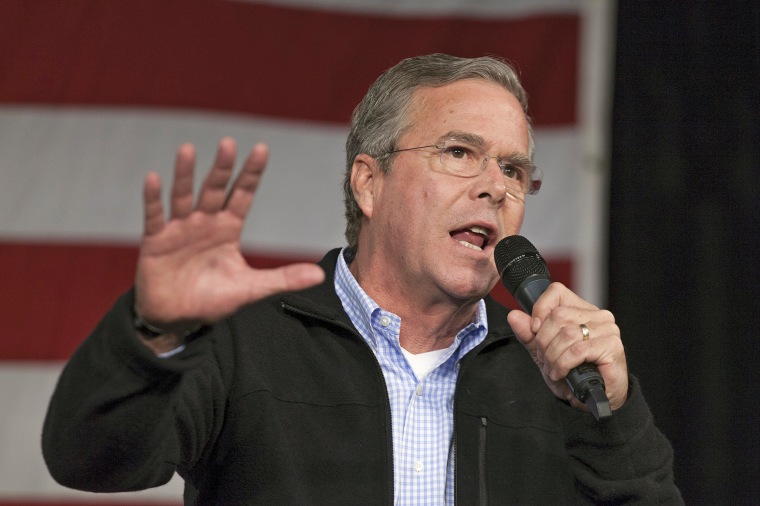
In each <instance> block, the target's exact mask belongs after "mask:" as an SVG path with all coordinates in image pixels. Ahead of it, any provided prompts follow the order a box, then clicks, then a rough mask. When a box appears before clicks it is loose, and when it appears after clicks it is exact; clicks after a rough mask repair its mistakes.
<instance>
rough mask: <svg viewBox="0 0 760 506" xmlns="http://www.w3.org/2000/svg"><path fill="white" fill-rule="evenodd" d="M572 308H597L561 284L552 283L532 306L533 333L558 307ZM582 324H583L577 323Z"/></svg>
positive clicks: (593, 309)
mask: <svg viewBox="0 0 760 506" xmlns="http://www.w3.org/2000/svg"><path fill="white" fill-rule="evenodd" d="M563 306H564V307H574V308H578V309H585V310H591V311H595V310H598V309H599V308H598V307H596V306H595V305H593V304H591V303H590V302H588V301H586V300H584V299H582V298H581V297H579V296H578V295H576V294H575V293H573V292H572V291H570V289H569V288H567V287H566V286H565V285H563V284H562V283H557V282H555V283H552V284H550V285H549V287H548V288H547V289H546V291H545V292H544V293H543V294H542V295H541V297H539V298H538V300H537V301H536V303H535V304H534V305H533V313H532V314H533V317H534V326H533V332H538V326H540V324H541V322H543V321H544V320H545V319H546V318H548V317H549V315H550V314H551V313H552V311H553V310H554V309H556V308H558V307H563ZM579 323H583V322H579Z"/></svg>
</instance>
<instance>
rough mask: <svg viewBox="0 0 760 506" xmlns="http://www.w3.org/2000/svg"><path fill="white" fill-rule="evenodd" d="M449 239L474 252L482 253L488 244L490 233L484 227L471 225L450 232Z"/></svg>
mask: <svg viewBox="0 0 760 506" xmlns="http://www.w3.org/2000/svg"><path fill="white" fill-rule="evenodd" d="M450 235H451V237H452V238H453V239H454V240H455V241H457V242H458V243H459V244H461V245H462V246H465V247H467V248H470V249H474V250H475V251H483V250H484V249H485V247H486V246H488V243H489V236H490V233H489V232H488V230H487V229H486V228H484V227H480V226H477V225H473V226H471V227H467V228H463V229H461V230H455V231H453V232H451V234H450Z"/></svg>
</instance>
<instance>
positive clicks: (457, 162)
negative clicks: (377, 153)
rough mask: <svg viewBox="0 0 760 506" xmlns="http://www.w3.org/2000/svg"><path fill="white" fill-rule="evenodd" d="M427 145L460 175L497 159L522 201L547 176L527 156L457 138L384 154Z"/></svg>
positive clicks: (469, 174)
mask: <svg viewBox="0 0 760 506" xmlns="http://www.w3.org/2000/svg"><path fill="white" fill-rule="evenodd" d="M427 148H435V149H437V150H438V151H439V156H440V160H441V165H442V166H443V167H444V168H445V169H446V172H448V173H449V174H452V175H455V176H460V177H476V176H479V175H480V174H481V173H482V172H483V171H484V170H485V169H486V166H488V160H491V159H494V160H496V163H497V164H498V166H499V169H500V170H501V173H502V174H503V175H504V181H505V182H506V185H507V191H508V192H509V193H510V194H511V195H512V196H513V197H517V198H518V199H520V200H522V197H523V196H524V195H526V194H527V195H535V194H537V193H538V190H540V189H541V183H542V182H543V178H544V174H543V171H542V170H541V169H540V168H538V167H535V166H534V165H533V164H532V163H531V162H530V161H529V160H528V159H527V158H523V157H519V159H518V160H515V159H514V158H513V159H508V158H507V159H504V158H496V157H494V156H491V155H489V154H487V153H485V152H484V151H483V150H482V149H480V148H478V147H475V146H472V145H470V144H468V143H466V142H462V141H460V140H457V139H447V140H445V141H444V142H443V143H442V144H429V145H427V146H417V147H415V148H405V149H394V150H393V151H388V152H387V153H383V154H382V155H381V156H387V155H391V154H393V153H400V152H402V151H413V150H417V149H427ZM513 192H516V193H517V194H515V193H513Z"/></svg>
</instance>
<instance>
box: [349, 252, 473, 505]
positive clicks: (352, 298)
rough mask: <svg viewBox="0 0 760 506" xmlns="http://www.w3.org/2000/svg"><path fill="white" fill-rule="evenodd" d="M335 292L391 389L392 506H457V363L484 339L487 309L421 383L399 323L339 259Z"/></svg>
mask: <svg viewBox="0 0 760 506" xmlns="http://www.w3.org/2000/svg"><path fill="white" fill-rule="evenodd" d="M335 290H336V292H337V294H338V297H340V300H341V302H342V303H343V308H344V309H345V311H346V313H348V316H349V318H351V321H352V322H353V324H354V326H355V327H356V329H357V330H358V331H359V333H360V334H361V336H362V338H364V341H366V343H367V344H368V345H369V347H370V348H372V351H374V353H375V356H376V357H377V361H378V363H379V364H380V368H381V369H382V371H383V376H384V377H385V384H386V386H387V387H388V397H389V399H390V404H391V420H392V432H393V485H394V500H395V504H396V505H399V506H423V505H424V506H441V505H444V504H446V505H453V504H454V448H453V443H452V441H453V439H452V436H453V430H454V417H453V413H454V389H455V387H456V381H457V373H458V371H459V366H458V364H459V361H460V359H461V358H462V357H464V356H465V355H466V354H467V352H469V351H470V350H472V349H473V348H474V347H475V346H477V345H478V344H479V343H480V342H481V341H483V339H485V336H486V333H487V332H488V325H487V321H486V309H485V303H484V302H483V301H482V300H481V301H480V302H479V304H478V307H477V311H476V314H475V317H474V321H473V323H470V324H469V325H467V326H466V327H465V328H463V329H462V330H460V331H459V332H458V333H457V335H456V338H455V339H454V342H453V343H452V344H451V346H450V347H449V348H448V349H447V350H446V352H445V353H444V354H443V356H442V357H441V358H440V359H439V360H438V362H437V364H436V365H435V366H434V368H433V370H431V371H430V372H429V373H428V374H427V375H425V376H424V377H423V378H417V376H416V375H415V373H414V371H413V370H412V368H411V367H410V365H409V363H408V362H407V360H406V358H405V357H404V355H403V353H402V351H401V345H400V344H399V329H400V327H401V319H400V318H399V317H398V316H396V315H395V314H393V313H390V312H388V311H385V310H383V309H382V308H381V307H380V306H378V305H377V304H375V302H374V301H373V300H372V299H371V298H369V296H368V295H367V294H366V293H365V292H364V290H362V289H361V287H360V286H359V284H358V283H357V282H356V279H355V278H354V277H353V275H352V274H351V271H349V270H348V265H347V264H346V261H345V259H344V257H343V254H341V255H340V258H339V259H338V265H337V267H336V269H335Z"/></svg>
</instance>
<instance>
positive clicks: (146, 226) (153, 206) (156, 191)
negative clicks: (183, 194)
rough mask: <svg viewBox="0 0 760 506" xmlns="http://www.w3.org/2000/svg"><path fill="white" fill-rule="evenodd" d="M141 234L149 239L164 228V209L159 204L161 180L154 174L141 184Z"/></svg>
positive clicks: (150, 174) (149, 175) (146, 177)
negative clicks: (142, 220)
mask: <svg viewBox="0 0 760 506" xmlns="http://www.w3.org/2000/svg"><path fill="white" fill-rule="evenodd" d="M143 219H144V222H143V234H144V235H145V237H150V236H152V235H155V234H157V233H159V232H160V231H161V230H162V229H163V228H164V207H163V205H162V204H161V178H160V177H159V176H158V174H156V173H155V172H151V173H149V174H148V175H147V176H145V182H144V183H143Z"/></svg>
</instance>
